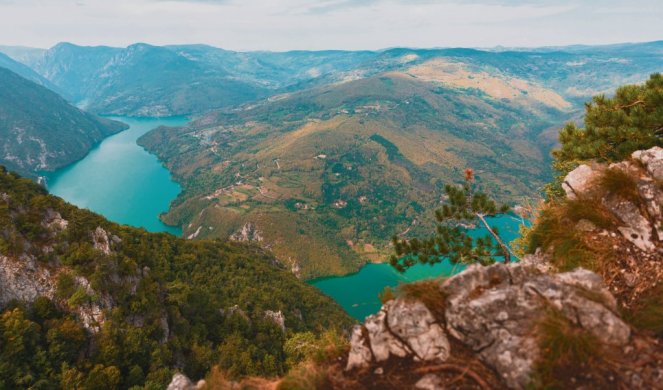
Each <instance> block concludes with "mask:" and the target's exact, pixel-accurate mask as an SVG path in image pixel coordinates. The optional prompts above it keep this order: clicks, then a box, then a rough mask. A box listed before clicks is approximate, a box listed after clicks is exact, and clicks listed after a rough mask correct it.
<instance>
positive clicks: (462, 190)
mask: <svg viewBox="0 0 663 390" xmlns="http://www.w3.org/2000/svg"><path fill="white" fill-rule="evenodd" d="M476 187H477V185H476V182H475V178H474V172H473V171H472V170H471V169H466V170H465V182H464V183H463V185H462V186H457V185H446V186H445V189H444V190H445V193H446V198H447V202H446V203H445V204H444V205H443V206H442V208H441V209H439V210H437V211H436V212H435V218H436V220H437V230H436V234H435V235H434V236H433V237H430V238H427V239H418V238H413V239H411V240H407V239H399V238H398V237H396V236H394V238H393V243H394V249H395V252H396V253H395V254H394V255H392V256H391V265H392V266H393V267H394V268H396V269H397V270H398V271H400V272H404V271H405V270H407V269H408V268H409V267H411V266H413V265H415V264H417V263H421V264H436V263H439V262H441V261H442V260H444V259H445V258H446V259H449V261H451V263H454V264H456V263H465V264H470V263H479V264H484V265H487V264H491V263H493V262H495V261H496V259H498V258H503V259H504V262H505V263H509V262H510V261H511V253H510V251H509V248H508V247H507V245H506V244H505V243H504V241H503V240H502V238H501V237H500V235H499V232H498V231H497V228H495V227H492V226H490V225H489V224H488V221H487V220H486V217H488V216H495V215H497V214H498V213H505V212H507V211H508V210H509V207H508V206H506V205H504V206H502V207H500V208H498V207H497V204H496V203H495V201H494V200H493V199H491V198H490V197H489V196H488V195H487V194H486V193H484V192H481V191H478V190H477V188H476ZM477 223H478V224H481V225H483V226H484V227H485V228H486V230H487V231H488V234H487V235H486V236H484V237H479V238H477V239H473V238H472V237H471V236H470V234H469V232H468V230H467V228H466V227H467V226H469V225H472V224H477Z"/></svg>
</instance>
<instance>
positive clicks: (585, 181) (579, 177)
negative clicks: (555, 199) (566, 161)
mask: <svg viewBox="0 0 663 390" xmlns="http://www.w3.org/2000/svg"><path fill="white" fill-rule="evenodd" d="M599 173H600V172H599V171H598V170H596V169H594V168H593V167H591V166H589V165H587V164H582V165H580V166H579V167H577V168H576V169H574V170H573V171H571V172H570V173H569V174H568V175H566V177H565V178H564V182H562V188H563V189H564V192H566V197H567V198H569V199H577V198H578V197H582V196H583V195H586V194H587V193H588V192H589V191H590V190H591V188H592V185H593V182H594V180H595V179H596V177H597V175H598V174H599Z"/></svg>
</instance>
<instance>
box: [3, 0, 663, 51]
mask: <svg viewBox="0 0 663 390" xmlns="http://www.w3.org/2000/svg"><path fill="white" fill-rule="evenodd" d="M654 40H663V0H619V1H618V0H538V1H536V0H0V45H21V46H31V47H41V48H48V47H51V46H53V45H54V44H56V43H58V42H72V43H76V44H80V45H108V46H122V47H123V46H127V45H130V44H132V43H136V42H145V43H150V44H155V45H164V44H185V43H204V44H209V45H213V46H217V47H222V48H225V49H230V50H240V51H249V50H272V51H284V50H293V49H302V50H321V49H346V50H360V49H370V50H373V49H382V48H389V47H419V48H431V47H481V48H485V47H494V46H507V47H536V46H559V45H568V44H604V43H621V42H643V41H654Z"/></svg>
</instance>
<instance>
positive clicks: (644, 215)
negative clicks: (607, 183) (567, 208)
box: [562, 147, 663, 252]
mask: <svg viewBox="0 0 663 390" xmlns="http://www.w3.org/2000/svg"><path fill="white" fill-rule="evenodd" d="M608 169H615V170H620V171H622V172H624V173H626V174H627V175H628V176H630V177H632V178H633V179H634V181H635V185H636V188H634V189H633V191H634V192H635V193H637V196H638V199H637V200H634V199H625V198H623V197H621V196H619V195H618V194H611V193H608V192H606V191H602V190H601V189H600V188H598V187H599V186H600V185H599V182H600V178H601V176H602V175H604V174H605V172H606V171H607V170H608ZM662 180H663V148H660V147H653V148H651V149H649V150H641V151H636V152H634V153H633V154H632V155H631V159H630V160H626V161H622V162H620V163H615V164H610V165H607V164H596V163H594V164H583V165H580V166H579V167H577V168H576V169H575V170H573V171H571V172H570V173H569V174H568V175H567V176H566V178H565V179H564V182H563V184H562V187H563V188H564V190H565V192H566V196H567V197H568V198H569V199H572V200H575V199H593V200H597V201H599V202H600V204H601V205H602V206H603V207H604V208H605V209H606V210H608V211H609V212H610V213H611V214H612V215H613V216H614V217H615V218H616V219H617V220H618V221H619V223H620V226H618V227H617V230H618V231H619V232H620V233H621V234H622V235H623V236H624V238H625V239H626V240H628V241H630V242H631V243H633V244H634V245H635V246H636V247H637V248H639V249H640V250H642V251H646V252H654V251H656V250H657V248H658V247H660V246H661V244H663V210H662V209H661V208H662V207H663V206H661V205H663V188H662V187H661V181H662Z"/></svg>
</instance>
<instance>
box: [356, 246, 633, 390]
mask: <svg viewBox="0 0 663 390" xmlns="http://www.w3.org/2000/svg"><path fill="white" fill-rule="evenodd" d="M539 256H540V255H539ZM540 260H541V259H538V260H536V259H532V258H530V259H528V261H527V262H526V264H510V265H505V264H501V263H498V264H495V265H492V266H489V267H483V266H479V265H474V266H470V267H468V268H467V269H466V270H465V271H463V272H461V273H460V274H458V275H456V276H453V277H451V278H449V279H447V280H445V281H444V282H441V284H440V291H441V296H443V297H445V298H444V299H445V302H444V304H445V313H444V318H435V317H434V316H433V314H432V313H431V312H430V310H428V309H427V308H426V306H425V305H424V304H423V303H421V302H419V301H416V300H415V301H413V300H407V299H396V300H392V301H389V302H387V303H386V304H385V305H383V307H382V309H381V310H380V312H379V313H378V314H376V315H373V316H370V317H368V318H367V319H366V322H365V323H364V325H363V326H357V327H356V328H355V329H354V331H353V334H352V338H351V350H350V354H349V357H348V364H347V367H346V369H348V370H350V369H354V368H360V367H361V368H363V367H370V366H371V365H372V364H375V363H379V362H383V361H386V360H389V359H393V358H396V359H411V360H412V361H414V362H417V361H419V362H434V361H437V362H444V361H446V360H447V359H448V358H449V356H450V354H451V353H453V351H451V350H450V343H449V337H453V338H454V339H455V340H457V341H459V342H460V343H462V344H463V345H465V346H466V347H468V348H469V349H470V350H472V351H474V353H476V355H477V356H478V358H479V359H480V360H481V361H482V362H483V363H484V364H485V365H486V366H488V367H490V368H491V369H493V370H495V372H496V373H497V374H498V376H499V377H500V378H501V379H502V380H503V381H504V383H505V384H506V385H507V386H508V387H510V388H515V389H523V388H525V387H526V386H527V385H528V384H529V383H530V379H531V375H532V373H533V371H534V369H535V367H536V363H537V361H538V359H539V357H540V353H541V351H540V350H539V338H538V336H537V334H536V332H535V331H533V330H535V329H536V328H537V326H538V324H540V323H542V322H543V321H544V320H545V319H546V318H547V316H549V315H550V313H552V312H556V313H558V314H559V315H562V316H563V317H564V318H566V320H568V321H569V323H571V324H573V325H574V326H576V327H578V328H580V329H583V330H584V331H586V332H588V333H590V334H591V335H593V336H594V337H595V338H596V339H597V340H598V341H599V342H601V343H602V344H604V345H606V346H609V347H611V348H612V347H614V348H623V347H625V346H627V345H629V343H630V342H631V330H630V328H629V326H628V325H627V324H626V323H625V322H623V321H622V320H621V319H620V318H619V317H618V316H617V314H615V313H616V312H617V304H616V301H615V299H614V298H613V297H612V295H611V294H610V293H609V292H608V291H607V289H606V288H605V287H604V284H603V281H602V279H601V277H600V276H598V275H596V274H594V273H593V272H590V271H587V270H583V269H577V270H575V271H572V272H566V273H560V274H554V275H552V274H547V273H544V272H542V270H541V269H540V267H537V265H536V264H539V263H541V262H542V260H541V261H540ZM424 378H426V377H424ZM424 378H422V383H421V384H420V385H421V386H420V387H419V388H435V387H430V386H434V380H433V379H434V378H432V377H428V378H427V379H426V380H425V381H424ZM417 386H419V384H418V385H417Z"/></svg>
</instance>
